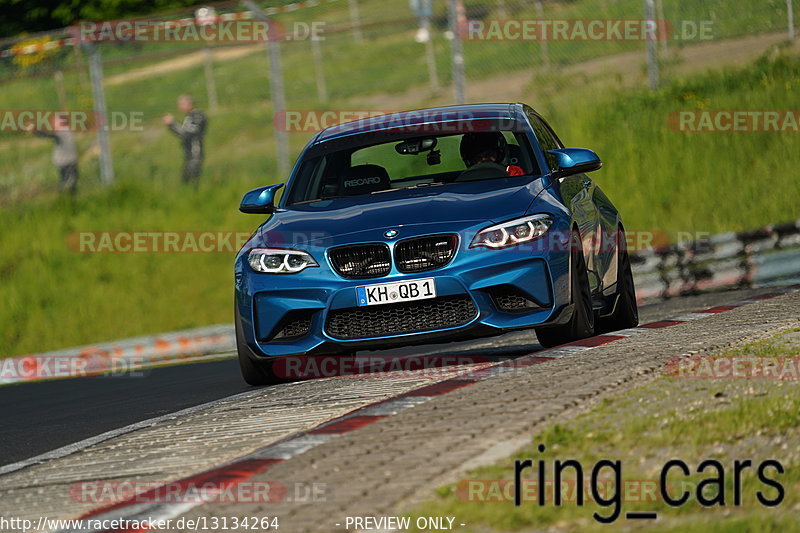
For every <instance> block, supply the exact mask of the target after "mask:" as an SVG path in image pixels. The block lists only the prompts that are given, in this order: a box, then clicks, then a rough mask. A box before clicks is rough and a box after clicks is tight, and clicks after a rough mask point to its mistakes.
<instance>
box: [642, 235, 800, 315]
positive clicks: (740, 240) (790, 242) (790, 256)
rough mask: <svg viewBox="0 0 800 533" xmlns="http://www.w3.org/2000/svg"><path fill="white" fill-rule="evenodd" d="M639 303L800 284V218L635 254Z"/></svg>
mask: <svg viewBox="0 0 800 533" xmlns="http://www.w3.org/2000/svg"><path fill="white" fill-rule="evenodd" d="M631 263H632V269H633V276H634V280H635V282H636V293H637V295H638V299H639V301H640V302H643V301H647V300H652V299H654V298H672V297H676V296H685V295H690V294H699V293H702V292H707V291H712V290H718V289H734V288H749V287H768V286H773V285H792V284H796V283H798V282H800V220H797V221H795V222H789V223H786V224H778V225H774V226H766V227H763V228H758V229H755V230H750V231H743V232H738V233H737V232H732V231H731V232H727V233H720V234H717V235H713V236H711V237H710V238H708V239H706V240H702V241H696V242H686V243H678V244H673V245H670V246H667V247H665V248H661V249H657V250H655V251H652V252H642V253H637V254H631Z"/></svg>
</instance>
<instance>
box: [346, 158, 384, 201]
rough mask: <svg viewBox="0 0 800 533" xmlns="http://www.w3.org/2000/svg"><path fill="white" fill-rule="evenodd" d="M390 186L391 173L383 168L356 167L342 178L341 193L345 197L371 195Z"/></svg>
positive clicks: (371, 166) (377, 166)
mask: <svg viewBox="0 0 800 533" xmlns="http://www.w3.org/2000/svg"><path fill="white" fill-rule="evenodd" d="M389 186H390V180H389V173H388V172H386V169H385V168H383V167H382V166H379V165H356V166H354V167H351V168H350V169H349V170H348V171H347V172H345V174H344V175H343V176H342V181H341V189H340V193H341V194H342V195H344V196H353V195H357V194H369V193H371V192H374V191H382V190H385V189H388V188H389Z"/></svg>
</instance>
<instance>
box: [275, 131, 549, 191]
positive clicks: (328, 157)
mask: <svg viewBox="0 0 800 533" xmlns="http://www.w3.org/2000/svg"><path fill="white" fill-rule="evenodd" d="M512 129H513V130H516V131H512V130H511V129H509V130H505V131H491V132H478V133H476V132H467V133H457V134H453V133H447V134H438V135H437V134H426V135H409V134H387V132H372V133H369V134H357V135H351V136H347V137H344V138H340V139H332V140H330V141H325V142H322V143H320V144H319V145H316V146H314V147H312V148H311V149H310V150H309V151H308V152H307V154H306V156H305V160H304V161H303V162H302V164H301V165H300V168H299V170H298V173H297V175H296V177H295V178H294V180H293V182H292V185H291V190H289V191H288V193H287V194H288V196H287V202H286V205H294V204H299V203H305V202H313V201H317V200H326V199H333V198H340V197H346V196H362V195H369V194H376V193H381V192H385V191H390V190H396V189H404V188H409V187H425V186H431V185H441V184H446V183H454V182H462V181H482V180H488V179H499V178H508V177H510V176H522V175H538V174H540V172H539V168H538V165H537V164H536V160H535V158H534V157H533V154H532V151H531V148H530V144H529V142H528V139H527V137H526V135H525V134H524V133H522V132H521V128H518V127H516V128H512ZM387 135H388V136H390V137H392V140H390V141H387V140H386V139H387ZM462 156H463V157H462Z"/></svg>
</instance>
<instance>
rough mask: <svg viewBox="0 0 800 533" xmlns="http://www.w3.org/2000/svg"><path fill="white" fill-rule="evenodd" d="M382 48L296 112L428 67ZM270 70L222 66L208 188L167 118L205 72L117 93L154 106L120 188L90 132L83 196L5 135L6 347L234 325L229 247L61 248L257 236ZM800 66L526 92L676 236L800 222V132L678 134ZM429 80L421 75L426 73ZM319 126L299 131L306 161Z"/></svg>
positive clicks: (338, 105) (22, 87)
mask: <svg viewBox="0 0 800 533" xmlns="http://www.w3.org/2000/svg"><path fill="white" fill-rule="evenodd" d="M303 45H304V44H302V43H300V44H298V45H297V46H303ZM305 45H307V43H305ZM353 46H355V45H353ZM287 48H288V47H287ZM373 48H374V49H373ZM365 49H366V50H365ZM379 50H380V47H379V46H375V47H362V48H360V49H359V53H358V54H355V55H354V56H353V57H352V58H350V59H349V60H351V61H353V62H354V64H355V65H357V66H358V68H361V69H363V76H359V78H358V79H359V83H358V84H356V85H358V89H357V90H353V91H350V93H352V94H350V93H348V89H347V88H348V87H350V88H351V89H352V88H353V85H354V84H353V83H352V80H351V79H348V77H347V76H338V77H334V76H331V81H332V83H331V89H332V90H331V92H332V94H333V95H334V100H333V102H331V103H330V104H328V105H327V106H326V105H323V104H321V103H319V102H316V101H315V100H314V99H313V98H310V97H308V94H309V93H310V91H312V90H313V89H311V88H310V87H311V85H312V84H313V77H312V76H310V75H307V76H302V77H300V76H298V77H296V78H292V79H288V80H287V94H288V95H289V107H290V108H294V109H304V108H319V109H324V108H326V107H327V108H331V109H350V108H359V107H360V106H359V105H358V104H357V102H358V101H359V92H358V91H362V90H363V94H369V92H370V91H372V92H374V91H380V90H384V89H386V88H387V86H386V83H385V80H384V81H379V80H378V81H376V76H377V77H380V76H381V75H383V74H384V73H385V72H386V71H388V70H391V71H392V73H391V75H392V76H396V79H397V80H400V78H402V75H403V73H404V72H405V73H408V72H412V71H413V72H415V73H417V74H418V73H419V72H418V71H419V70H420V69H421V68H422V67H421V66H420V64H419V63H418V61H417V60H419V57H416V58H415V57H414V56H413V54H411V55H410V56H404V55H403V53H401V52H398V56H397V59H398V60H399V63H393V62H391V61H385V59H381V58H380V53H381V52H380V51H379ZM486 53H488V52H486ZM384 54H385V51H384ZM304 57H305V56H297V57H294V56H292V54H287V57H286V61H285V65H286V66H287V67H288V68H291V69H293V70H292V71H305V72H307V71H308V69H307V68H306V69H305V70H303V69H302V68H301V60H302V59H303V58H304ZM339 60H341V59H339ZM293 62H294V63H293ZM334 64H335V63H334V62H333V61H332V62H331V63H329V65H331V66H333V65H334ZM400 64H402V65H403V66H402V68H398V66H397V65H400ZM266 66H267V60H266V54H264V53H256V54H252V55H249V56H246V57H244V58H241V59H239V60H237V61H231V62H230V63H227V64H224V65H219V66H218V67H217V77H218V89H219V92H220V101H221V105H222V108H221V109H220V111H219V112H218V113H216V114H212V115H211V117H210V127H209V133H208V137H207V146H208V157H207V163H206V166H205V170H204V174H203V178H202V185H201V187H200V189H199V190H197V191H194V190H187V189H185V188H183V187H181V186H180V185H179V183H178V180H179V175H180V165H181V160H180V151H179V146H178V141H177V139H175V138H173V137H172V136H171V135H170V134H169V133H168V132H167V131H166V129H165V128H164V127H163V125H162V124H161V123H160V115H161V114H162V113H163V112H166V111H170V110H172V109H173V107H174V103H173V102H174V96H175V95H176V94H178V93H180V92H184V91H189V92H194V93H196V94H200V95H202V94H203V85H202V84H203V81H202V70H201V68H202V67H196V68H193V69H186V70H179V71H175V72H169V73H165V74H164V75H162V76H159V77H158V78H152V79H146V80H141V81H138V82H133V83H129V84H126V85H124V86H118V85H115V86H111V87H108V89H107V98H108V101H109V107H110V108H111V109H114V110H123V111H124V110H128V111H142V112H144V118H145V127H144V131H139V132H130V131H129V132H113V133H112V135H111V143H112V147H113V150H114V166H115V170H116V173H117V185H115V186H113V187H110V188H107V189H106V188H103V187H101V186H100V185H99V183H98V181H97V175H98V168H97V158H96V152H95V151H93V148H92V143H93V141H94V135H92V134H86V135H82V136H80V138H79V143H80V145H81V152H82V162H81V180H80V182H79V187H80V193H79V195H78V197H77V198H76V199H74V200H72V199H68V198H61V197H59V196H58V195H57V193H56V192H55V190H54V184H55V183H56V181H57V178H56V171H55V169H54V168H53V167H52V165H51V164H50V162H49V153H50V149H51V144H50V143H49V142H48V141H47V140H43V139H37V138H30V137H26V136H22V135H18V134H10V133H2V134H0V227H2V228H3V231H2V232H0V250H2V254H1V255H0V292H1V293H2V294H3V306H2V307H0V321H2V323H3V324H4V327H3V328H2V330H0V356H5V355H13V354H20V353H28V352H33V351H42V350H47V349H55V348H61V347H66V346H70V345H76V344H83V343H89V342H99V341H103V340H109V339H116V338H121V337H125V336H131V335H138V334H146V333H156V332H161V331H168V330H173V329H177V328H183V327H191V326H201V325H205V324H209V323H218V322H230V320H231V305H230V304H231V298H232V254H223V253H220V254H152V255H146V254H79V253H75V252H73V251H71V250H70V249H69V248H68V246H67V244H66V243H67V238H68V236H69V235H70V234H72V233H73V232H75V231H118V230H126V231H148V230H150V231H154V230H176V231H180V230H200V231H205V230H213V231H216V230H222V231H251V230H252V229H254V228H255V226H256V225H257V224H258V222H259V219H258V217H252V216H246V215H241V214H239V213H238V212H237V211H236V207H237V205H238V201H239V199H240V198H241V194H242V193H243V192H244V191H246V190H248V189H250V188H254V187H256V186H259V185H264V184H268V183H274V182H278V181H282V178H281V177H280V176H278V175H277V172H276V168H277V165H276V162H275V152H274V139H273V136H272V135H273V127H272V123H271V117H272V110H271V107H270V105H269V102H268V96H269V93H268V80H267V78H266V70H267V68H266ZM306 67H307V65H306ZM332 70H333V69H332ZM423 70H424V69H423ZM798 72H800V61H798V59H797V58H793V57H784V56H781V55H778V56H777V57H773V58H772V59H769V60H767V59H765V60H762V61H760V62H758V63H757V64H755V65H752V66H750V67H748V68H744V69H741V70H730V71H725V72H713V73H708V74H706V75H703V76H697V77H693V78H692V79H689V80H683V81H681V80H678V81H675V82H673V83H671V84H668V85H667V86H666V87H665V88H664V89H662V90H661V91H659V92H656V93H650V92H648V91H645V90H639V89H614V90H611V89H602V88H598V87H592V86H588V87H584V86H583V85H582V83H583V82H582V81H580V80H552V81H548V80H547V79H544V80H542V82H541V83H538V84H537V85H536V86H532V87H530V88H529V93H530V95H531V96H530V98H529V99H528V101H529V102H530V103H531V104H532V105H533V106H534V107H536V108H537V109H538V110H539V111H540V112H542V113H543V114H544V115H545V116H546V117H547V118H549V119H550V121H551V123H552V124H553V126H554V128H555V129H556V131H557V132H559V134H560V135H561V136H562V138H563V140H564V141H565V142H566V143H567V144H568V145H571V146H585V147H589V148H593V149H595V150H596V151H597V152H598V153H599V154H600V156H601V157H602V158H603V160H604V163H605V167H604V169H603V170H601V171H599V172H598V173H596V174H595V175H594V176H595V178H596V180H597V182H598V183H599V184H601V186H602V187H603V189H604V191H605V192H606V193H607V194H608V195H609V196H610V197H611V199H612V200H613V201H614V202H615V204H616V205H617V206H618V208H619V209H620V211H621V212H622V213H623V216H624V218H625V221H626V225H627V227H628V228H629V229H632V230H651V229H658V230H663V231H666V232H668V233H669V234H670V235H672V236H673V237H675V236H677V235H679V233H680V232H684V231H708V232H718V231H726V230H730V229H747V228H751V227H755V226H759V225H763V224H768V223H774V222H779V221H785V220H793V219H797V218H798V217H800V210H799V209H800V207H799V204H798V202H797V198H800V182H799V181H798V180H797V179H796V168H797V166H798V163H800V155H798V152H797V150H796V139H797V134H792V133H785V134H784V133H739V134H694V135H692V134H682V133H677V132H674V131H672V130H670V129H669V128H668V127H667V117H668V116H669V113H670V112H671V111H673V110H681V109H687V108H688V109H695V108H706V109H794V108H795V107H796V93H797V90H798V88H800V77H798V74H797V73H798ZM66 78H67V80H68V81H70V80H71V81H72V82H74V83H71V82H70V83H68V84H67V85H68V87H77V88H78V89H76V90H74V91H71V92H69V94H68V98H69V99H70V102H71V104H72V105H73V106H74V107H75V108H82V109H86V108H89V107H90V104H91V100H90V99H88V93H87V92H86V91H87V90H88V88H87V87H86V85H85V84H82V82H81V81H80V76H79V75H78V74H76V73H69V74H67V76H66ZM334 79H335V80H336V81H333V80H334ZM387 79H390V80H391V79H395V78H391V77H390V78H387ZM362 80H363V84H362ZM418 81H420V82H421V83H424V76H423V77H422V78H420V80H418ZM52 83H53V82H52V80H51V79H48V78H42V79H38V80H34V81H33V82H30V81H28V82H26V83H12V84H8V85H7V86H4V89H8V90H4V92H3V94H2V95H1V96H0V101H2V102H4V103H7V105H4V107H5V108H8V109H14V108H25V107H28V108H42V109H44V108H47V103H48V102H51V100H52V94H53V93H54V91H55V90H54V88H53V86H52ZM398 83H400V82H399V81H398ZM371 84H372V85H371ZM362 85H365V86H364V87H361V86H362ZM48 91H49V94H50V95H51V96H49V97H48V96H47V95H48ZM26 93H27V94H26ZM386 101H388V102H391V97H390V96H387V97H386ZM200 104H201V106H204V102H202V101H201V102H200ZM310 136H311V133H297V134H291V135H290V142H291V146H292V151H293V154H296V153H298V151H299V149H300V148H301V147H302V146H303V145H304V144H305V142H307V140H308V138H309V137H310Z"/></svg>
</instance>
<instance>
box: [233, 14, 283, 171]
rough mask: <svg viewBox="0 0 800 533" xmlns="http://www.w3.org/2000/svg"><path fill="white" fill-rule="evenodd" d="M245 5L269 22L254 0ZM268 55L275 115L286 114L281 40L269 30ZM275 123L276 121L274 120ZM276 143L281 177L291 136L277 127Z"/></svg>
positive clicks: (261, 18)
mask: <svg viewBox="0 0 800 533" xmlns="http://www.w3.org/2000/svg"><path fill="white" fill-rule="evenodd" d="M243 3H244V5H245V6H246V7H247V8H248V9H249V10H250V11H252V12H253V14H254V15H255V16H256V18H258V19H259V20H263V21H264V22H267V23H269V20H270V19H269V17H267V15H266V14H265V13H264V12H263V11H261V9H260V8H259V7H258V6H257V5H256V3H255V2H253V0H244V2H243ZM267 34H268V35H269V36H270V37H269V39H267V43H266V47H267V56H268V57H269V86H270V96H271V97H272V110H273V117H274V116H276V115H278V116H280V115H284V114H285V112H286V95H285V94H284V88H283V87H284V85H283V69H282V68H281V49H280V42H278V41H277V40H273V37H272V35H273V32H271V31H268V32H267ZM273 123H274V121H273ZM275 144H276V147H277V150H278V154H277V155H278V173H279V175H280V179H284V178H286V177H287V175H288V173H289V137H288V135H287V133H286V131H284V130H283V129H280V128H276V129H275Z"/></svg>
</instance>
